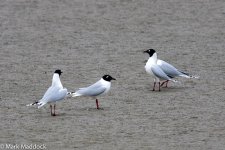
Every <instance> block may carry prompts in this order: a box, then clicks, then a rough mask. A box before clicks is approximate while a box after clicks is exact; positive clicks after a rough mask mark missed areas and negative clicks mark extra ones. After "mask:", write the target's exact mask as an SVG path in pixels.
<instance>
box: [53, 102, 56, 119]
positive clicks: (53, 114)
mask: <svg viewBox="0 0 225 150" xmlns="http://www.w3.org/2000/svg"><path fill="white" fill-rule="evenodd" d="M55 108H56V104H54V113H53V116H56V115H55Z"/></svg>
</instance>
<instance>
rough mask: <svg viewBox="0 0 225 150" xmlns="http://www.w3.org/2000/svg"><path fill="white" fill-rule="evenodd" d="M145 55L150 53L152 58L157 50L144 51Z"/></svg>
mask: <svg viewBox="0 0 225 150" xmlns="http://www.w3.org/2000/svg"><path fill="white" fill-rule="evenodd" d="M144 53H148V54H149V57H152V55H153V54H154V53H155V50H154V49H148V50H146V51H144Z"/></svg>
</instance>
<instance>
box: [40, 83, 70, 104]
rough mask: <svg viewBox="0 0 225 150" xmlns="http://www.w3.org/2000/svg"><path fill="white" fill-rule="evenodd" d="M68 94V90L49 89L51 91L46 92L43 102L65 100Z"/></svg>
mask: <svg viewBox="0 0 225 150" xmlns="http://www.w3.org/2000/svg"><path fill="white" fill-rule="evenodd" d="M66 94H67V89H62V88H59V87H52V86H51V87H49V89H48V90H47V91H46V92H45V94H44V96H43V98H42V99H41V100H42V101H46V102H52V101H58V100H61V99H63V98H64V97H65V96H66Z"/></svg>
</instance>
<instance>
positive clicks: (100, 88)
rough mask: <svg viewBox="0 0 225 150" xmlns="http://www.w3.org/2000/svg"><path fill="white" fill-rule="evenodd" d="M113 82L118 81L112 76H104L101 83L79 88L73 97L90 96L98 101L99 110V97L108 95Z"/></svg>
mask: <svg viewBox="0 0 225 150" xmlns="http://www.w3.org/2000/svg"><path fill="white" fill-rule="evenodd" d="M111 80H116V79H115V78H113V77H111V76H110V75H104V76H103V77H102V78H101V79H100V80H99V81H97V82H96V83H94V84H92V85H91V86H88V87H85V88H79V90H77V91H76V92H75V93H72V97H77V96H89V97H93V98H94V99H96V107H97V109H99V103H98V99H97V96H100V95H102V94H105V93H107V92H108V91H109V90H110V87H111V82H110V81H111Z"/></svg>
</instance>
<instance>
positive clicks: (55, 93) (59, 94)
mask: <svg viewBox="0 0 225 150" xmlns="http://www.w3.org/2000/svg"><path fill="white" fill-rule="evenodd" d="M61 74H62V71H61V70H55V72H54V74H53V77H52V85H51V86H50V87H49V88H48V90H47V91H46V92H45V94H44V96H43V97H42V99H40V100H39V101H36V102H34V103H31V104H28V105H27V106H32V105H38V108H41V107H42V106H44V105H45V104H47V103H50V109H51V115H52V116H56V114H55V108H56V104H55V103H56V102H57V101H60V100H63V99H64V98H65V97H66V96H67V94H68V93H69V92H68V91H67V89H66V88H63V86H62V83H61V81H60V78H59V77H60V75H61ZM52 103H53V104H54V112H52V105H51V104H52Z"/></svg>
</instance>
